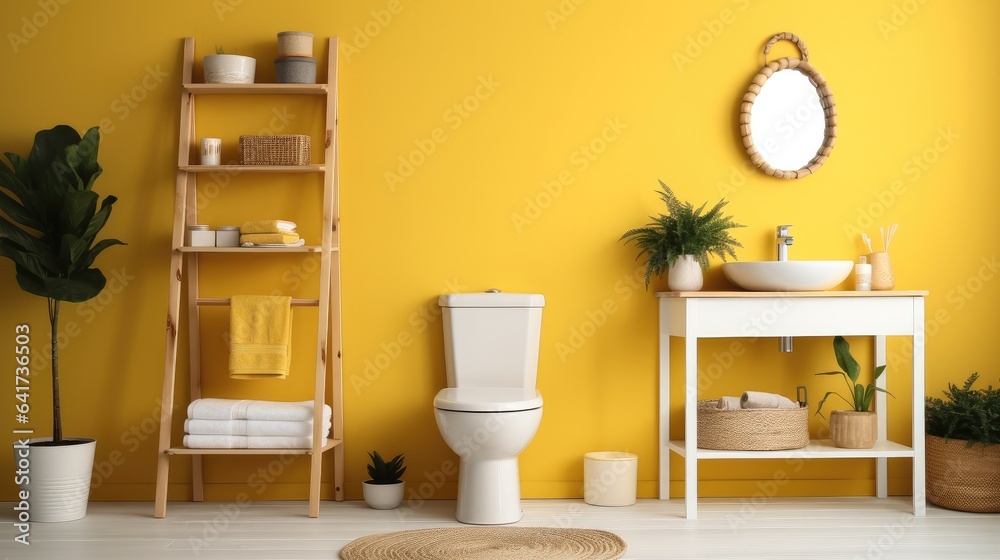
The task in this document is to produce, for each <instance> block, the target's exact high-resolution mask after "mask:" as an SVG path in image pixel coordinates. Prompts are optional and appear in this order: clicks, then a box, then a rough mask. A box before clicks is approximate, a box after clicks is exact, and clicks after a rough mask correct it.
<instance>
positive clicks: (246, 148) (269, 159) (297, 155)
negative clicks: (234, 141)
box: [240, 134, 310, 165]
mask: <svg viewBox="0 0 1000 560" xmlns="http://www.w3.org/2000/svg"><path fill="white" fill-rule="evenodd" d="M309 140H310V138H309V136H307V135H305V134H268V135H244V136H240V165H309Z"/></svg>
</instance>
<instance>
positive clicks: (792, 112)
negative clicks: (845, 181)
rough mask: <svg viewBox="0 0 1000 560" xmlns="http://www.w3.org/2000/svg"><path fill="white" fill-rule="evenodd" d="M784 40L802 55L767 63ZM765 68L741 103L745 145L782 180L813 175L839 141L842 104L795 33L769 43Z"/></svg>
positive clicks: (752, 156) (754, 158)
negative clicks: (835, 97)
mask: <svg viewBox="0 0 1000 560" xmlns="http://www.w3.org/2000/svg"><path fill="white" fill-rule="evenodd" d="M781 40H788V41H791V42H792V43H795V46H796V47H798V49H799V54H800V56H801V57H802V58H801V59H799V58H790V57H784V58H779V59H777V60H774V61H773V62H770V63H768V62H767V55H768V54H769V53H770V52H771V47H772V46H773V45H774V44H775V43H777V42H778V41H781ZM764 62H765V66H764V67H763V68H761V70H760V72H758V73H757V75H756V76H754V79H753V81H752V82H751V83H750V87H749V88H747V92H746V94H744V95H743V103H742V105H741V106H740V135H741V136H742V137H743V145H744V146H745V147H746V149H747V153H748V154H749V155H750V161H751V162H753V164H754V165H756V166H757V167H758V168H760V170H761V171H763V172H764V173H767V174H768V175H772V176H774V177H778V178H781V179H800V178H802V177H805V176H806V175H811V174H813V173H815V172H816V170H817V169H819V167H820V166H821V165H823V162H824V161H826V158H827V157H829V155H830V152H831V150H833V144H834V142H835V141H836V139H837V106H836V104H835V103H834V101H833V93H832V92H831V91H830V86H829V85H827V83H826V79H825V78H823V75H822V74H820V73H819V72H818V71H817V70H816V68H815V67H813V65H812V64H810V63H809V49H808V48H806V45H805V43H804V42H803V41H802V39H800V38H799V37H798V36H797V35H795V34H794V33H788V32H784V33H778V34H777V35H775V36H774V37H771V40H770V41H768V42H767V45H765V46H764Z"/></svg>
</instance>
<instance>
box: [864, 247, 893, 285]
mask: <svg viewBox="0 0 1000 560" xmlns="http://www.w3.org/2000/svg"><path fill="white" fill-rule="evenodd" d="M868 262H869V263H871V265H872V290H891V289H893V288H895V287H896V279H895V278H893V277H892V264H891V263H890V262H889V253H886V252H885V251H879V252H877V253H869V254H868Z"/></svg>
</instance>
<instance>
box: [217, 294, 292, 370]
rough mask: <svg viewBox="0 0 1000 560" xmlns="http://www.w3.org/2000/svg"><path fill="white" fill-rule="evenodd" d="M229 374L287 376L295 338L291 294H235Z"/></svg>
mask: <svg viewBox="0 0 1000 560" xmlns="http://www.w3.org/2000/svg"><path fill="white" fill-rule="evenodd" d="M229 331H230V337H231V343H230V345H229V377H232V378H234V379H259V378H274V377H276V378H279V379H284V378H285V377H287V376H288V363H289V360H290V356H291V352H290V350H291V348H290V343H291V339H292V298H290V297H288V296H233V297H232V300H231V301H230V303H229Z"/></svg>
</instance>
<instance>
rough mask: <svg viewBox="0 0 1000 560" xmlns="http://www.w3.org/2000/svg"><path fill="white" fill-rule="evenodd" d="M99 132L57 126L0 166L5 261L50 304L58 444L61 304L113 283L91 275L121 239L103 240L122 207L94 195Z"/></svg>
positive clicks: (56, 440)
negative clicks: (102, 234)
mask: <svg viewBox="0 0 1000 560" xmlns="http://www.w3.org/2000/svg"><path fill="white" fill-rule="evenodd" d="M99 144H100V131H99V129H98V128H97V127H94V128H91V129H90V130H88V131H87V132H86V134H84V135H83V137H81V136H80V134H79V133H77V131H76V130H74V129H73V128H72V127H69V126H66V125H59V126H56V127H55V128H52V129H49V130H42V131H40V132H38V133H37V134H36V135H35V142H34V145H33V146H32V147H31V152H30V153H29V154H28V157H27V158H24V157H21V156H19V155H17V154H13V153H7V154H5V155H6V156H7V162H8V163H6V164H2V165H0V256H3V257H7V258H8V259H10V260H11V261H13V262H14V270H15V277H16V279H17V284H18V285H19V286H20V287H21V289H22V290H24V291H25V292H28V293H30V294H34V295H37V296H41V297H43V298H45V299H46V300H47V301H48V310H49V323H50V326H51V329H52V330H51V344H52V346H51V348H52V362H51V363H52V415H53V418H52V443H53V444H55V445H58V444H60V443H62V441H63V435H62V433H63V430H62V414H61V407H60V396H59V347H58V344H57V333H58V332H59V330H58V326H59V304H60V302H64V301H66V302H73V303H77V302H81V301H86V300H88V299H90V298H93V297H95V296H97V295H98V294H100V293H101V290H103V289H104V285H105V284H106V283H107V279H106V278H105V277H104V274H103V273H102V272H101V271H100V270H98V269H96V268H93V264H94V261H95V260H96V259H97V256H98V255H100V254H101V252H103V251H104V250H105V249H107V248H108V247H111V246H114V245H125V243H123V242H121V241H119V240H117V239H103V240H101V241H97V235H98V233H100V231H101V229H102V228H103V227H104V225H105V224H106V223H107V222H108V218H109V217H110V216H111V206H112V205H113V204H114V203H115V201H116V200H117V199H116V198H115V197H113V196H107V197H105V198H104V200H100V196H98V194H97V193H95V192H94V191H93V190H92V189H93V186H94V182H95V181H96V180H97V178H98V177H99V176H100V175H101V172H102V171H103V170H102V169H101V166H100V165H99V164H98V163H97V150H98V145H99Z"/></svg>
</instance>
